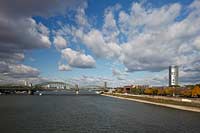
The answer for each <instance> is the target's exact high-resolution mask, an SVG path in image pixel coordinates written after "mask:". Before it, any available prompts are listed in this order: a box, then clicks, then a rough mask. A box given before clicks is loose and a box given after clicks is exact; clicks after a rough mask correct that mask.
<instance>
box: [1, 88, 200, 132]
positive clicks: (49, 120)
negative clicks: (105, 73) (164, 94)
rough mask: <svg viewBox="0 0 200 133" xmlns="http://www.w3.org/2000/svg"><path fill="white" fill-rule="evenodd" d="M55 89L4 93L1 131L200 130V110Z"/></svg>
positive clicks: (2, 97)
mask: <svg viewBox="0 0 200 133" xmlns="http://www.w3.org/2000/svg"><path fill="white" fill-rule="evenodd" d="M45 93H46V94H47V93H49V92H45ZM52 93H53V94H54V95H42V96H38V95H34V96H25V95H23V96H14V95H13V96H2V95H1V96H0V132H1V133H4V132H5V133H7V132H14V133H15V132H19V133H29V132H32V133H37V132H38V133H43V132H44V133H62V132H63V133H66V132H70V133H71V132H77V133H78V132H92V133H96V132H108V133H112V132H121V133H124V132H131V133H132V132H180V133H183V132H192V133H194V132H196V133H199V132H200V127H199V122H200V114H199V113H193V112H187V111H180V110H175V109H170V108H164V107H159V106H154V105H148V104H143V103H137V102H133V101H126V100H120V99H114V98H110V97H104V96H100V95H95V94H94V93H93V92H80V95H75V93H72V92H51V94H52ZM58 93H61V94H62V95H58ZM92 93H93V94H92Z"/></svg>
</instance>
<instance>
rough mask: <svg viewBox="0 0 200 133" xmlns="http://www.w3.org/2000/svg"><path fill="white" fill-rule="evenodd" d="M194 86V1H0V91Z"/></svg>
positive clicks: (199, 17)
mask: <svg viewBox="0 0 200 133" xmlns="http://www.w3.org/2000/svg"><path fill="white" fill-rule="evenodd" d="M170 65H178V66H179V83H180V84H182V85H183V84H195V83H199V81H200V0H162V1H158V0H76V1H74V0H57V1H49V0H43V1H42V3H41V1H40V0H15V1H13V0H0V83H16V84H17V83H23V82H24V81H29V82H32V83H34V84H37V83H41V82H46V81H63V82H67V83H70V84H79V85H83V86H84V85H103V83H104V82H105V81H107V83H108V85H109V86H123V85H130V84H138V85H157V86H163V85H168V67H169V66H170Z"/></svg>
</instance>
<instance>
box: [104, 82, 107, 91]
mask: <svg viewBox="0 0 200 133" xmlns="http://www.w3.org/2000/svg"><path fill="white" fill-rule="evenodd" d="M106 89H107V82H104V90H106Z"/></svg>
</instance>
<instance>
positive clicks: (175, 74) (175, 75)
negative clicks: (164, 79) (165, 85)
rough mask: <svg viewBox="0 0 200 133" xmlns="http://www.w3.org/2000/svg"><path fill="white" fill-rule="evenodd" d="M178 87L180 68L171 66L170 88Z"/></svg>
mask: <svg viewBox="0 0 200 133" xmlns="http://www.w3.org/2000/svg"><path fill="white" fill-rule="evenodd" d="M174 85H178V66H169V86H174Z"/></svg>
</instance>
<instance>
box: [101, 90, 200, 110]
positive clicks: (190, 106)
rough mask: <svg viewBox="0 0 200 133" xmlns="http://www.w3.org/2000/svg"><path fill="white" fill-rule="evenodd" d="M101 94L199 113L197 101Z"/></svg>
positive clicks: (199, 107) (199, 106)
mask: <svg viewBox="0 0 200 133" xmlns="http://www.w3.org/2000/svg"><path fill="white" fill-rule="evenodd" d="M102 95H103V96H109V97H113V98H119V99H125V100H131V101H136V102H141V103H147V104H153V105H157V106H164V107H169V108H174V109H180V110H185V111H193V112H199V113H200V104H197V103H190V102H182V101H174V100H170V98H169V99H166V98H165V99H161V98H153V97H145V96H141V95H139V96H136V95H131V94H118V93H117V94H116V93H114V94H111V93H104V94H102Z"/></svg>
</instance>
